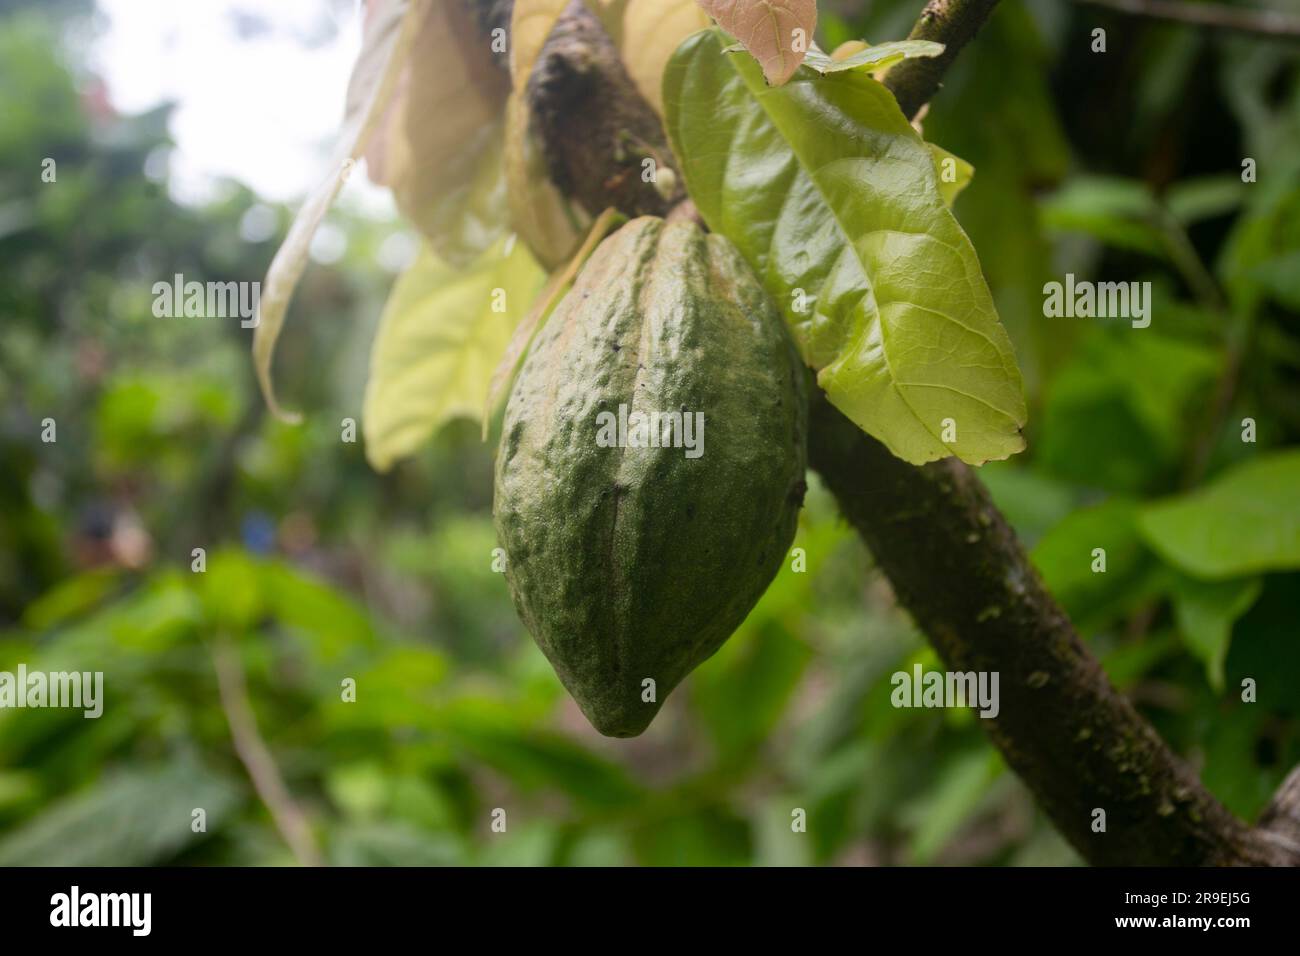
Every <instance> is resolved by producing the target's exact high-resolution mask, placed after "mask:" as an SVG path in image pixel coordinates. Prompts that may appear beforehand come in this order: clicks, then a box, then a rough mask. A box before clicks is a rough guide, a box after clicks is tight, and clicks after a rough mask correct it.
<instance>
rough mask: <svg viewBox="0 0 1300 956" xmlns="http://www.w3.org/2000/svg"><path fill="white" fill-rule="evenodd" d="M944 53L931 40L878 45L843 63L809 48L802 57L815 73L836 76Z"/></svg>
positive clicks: (856, 54) (869, 47)
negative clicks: (845, 71) (916, 57)
mask: <svg viewBox="0 0 1300 956" xmlns="http://www.w3.org/2000/svg"><path fill="white" fill-rule="evenodd" d="M942 52H943V44H942V43H935V42H933V41H932V40H895V41H893V42H892V43H878V44H876V45H875V46H868V47H866V48H865V49H862V50H859V51H858V52H857V53H854V54H852V55H850V56H846V57H844V59H842V60H836V59H833V58H832V57H831V56H829V55H828V54H826V53H825V52H823V51H822V50H821V49H819V48H818V47H815V46H814V47H812V48H811V49H810V50H809V51H808V54H807V55H806V56H805V57H804V60H803V62H804V64H805V65H806V66H810V67H812V68H813V69H814V70H816V71H817V72H818V73H823V74H825V73H839V72H842V71H844V70H861V71H862V72H864V73H870V72H873V71H875V70H883V69H884V68H885V67H887V66H891V65H892V64H894V63H897V62H898V61H900V60H905V59H907V58H908V57H914V56H938V55H939V54H940V53H942Z"/></svg>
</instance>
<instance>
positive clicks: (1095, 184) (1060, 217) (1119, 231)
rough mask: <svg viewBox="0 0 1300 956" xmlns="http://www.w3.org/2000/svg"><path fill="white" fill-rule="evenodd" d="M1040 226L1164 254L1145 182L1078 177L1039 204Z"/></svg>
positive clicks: (1152, 199)
mask: <svg viewBox="0 0 1300 956" xmlns="http://www.w3.org/2000/svg"><path fill="white" fill-rule="evenodd" d="M1039 208H1040V211H1041V215H1042V218H1043V224H1044V225H1045V226H1047V227H1048V228H1049V229H1053V230H1056V231H1058V232H1078V233H1083V234H1084V235H1088V236H1091V237H1092V238H1094V239H1097V240H1098V241H1100V242H1104V243H1106V244H1107V245H1111V246H1115V247H1116V248H1120V249H1132V250H1135V251H1137V252H1144V253H1146V254H1147V255H1151V256H1155V257H1157V258H1164V257H1165V256H1166V254H1167V245H1166V242H1165V238H1164V236H1163V234H1162V233H1161V231H1160V228H1159V226H1158V225H1157V224H1156V223H1157V217H1158V216H1159V206H1158V205H1157V204H1156V201H1155V197H1153V196H1152V195H1151V192H1150V190H1148V189H1147V187H1146V184H1145V183H1142V182H1139V181H1138V180H1133V179H1121V178H1119V177H1114V176H1078V177H1076V178H1074V179H1071V180H1070V181H1069V182H1068V183H1066V184H1065V185H1064V186H1062V187H1061V189H1059V190H1058V191H1057V192H1056V193H1054V194H1052V195H1051V196H1049V197H1047V198H1046V199H1044V200H1043V202H1042V204H1041V206H1040V207H1039Z"/></svg>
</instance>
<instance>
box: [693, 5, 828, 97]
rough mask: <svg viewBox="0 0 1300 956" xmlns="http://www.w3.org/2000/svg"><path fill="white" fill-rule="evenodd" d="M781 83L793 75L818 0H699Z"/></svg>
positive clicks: (811, 27) (772, 80) (772, 78)
mask: <svg viewBox="0 0 1300 956" xmlns="http://www.w3.org/2000/svg"><path fill="white" fill-rule="evenodd" d="M699 4H700V6H701V7H703V8H704V12H705V13H707V14H708V15H709V16H711V17H713V19H715V20H717V21H718V26H720V27H722V29H724V30H726V31H727V32H728V33H729V34H731V35H732V36H733V37H735V38H736V39H737V40H739V41H740V43H741V45H742V46H744V48H745V49H746V50H748V51H749V52H750V53H751V54H753V56H754V59H755V60H757V61H758V62H759V64H761V65H762V69H763V76H764V77H766V79H767V82H768V83H770V84H772V85H773V86H780V85H781V84H783V83H785V82H786V81H787V80H789V79H790V77H791V76H793V75H794V71H795V70H797V69H799V64H800V63H801V62H802V61H803V58H804V55H805V53H806V51H807V50H808V48H809V47H810V46H811V45H812V39H813V31H814V30H816V29H817V0H699Z"/></svg>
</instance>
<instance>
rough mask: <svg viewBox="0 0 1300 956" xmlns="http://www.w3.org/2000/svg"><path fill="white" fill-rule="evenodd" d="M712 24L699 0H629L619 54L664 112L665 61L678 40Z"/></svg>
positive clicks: (651, 100) (636, 81)
mask: <svg viewBox="0 0 1300 956" xmlns="http://www.w3.org/2000/svg"><path fill="white" fill-rule="evenodd" d="M708 25H709V18H708V15H707V14H705V12H704V11H703V10H702V9H700V5H699V4H698V3H696V2H695V0H628V3H627V6H626V8H625V9H624V10H623V31H622V40H621V42H620V43H619V55H620V56H621V57H622V59H623V65H624V66H625V67H626V68H627V74H628V76H630V77H631V78H632V82H633V83H634V84H636V88H637V92H639V93H640V94H641V95H642V96H644V97H645V100H646V102H647V103H649V104H650V105H651V106H653V107H654V109H655V112H656V113H658V114H659V115H660V116H663V113H664V98H663V80H664V64H666V63H667V62H668V60H669V58H670V57H672V55H673V51H674V50H676V49H677V46H678V44H680V43H681V42H682V41H683V40H685V39H686V38H687V37H688V36H690V35H691V34H692V33H695V32H696V31H697V30H703V29H704V28H705V27H707V26H708Z"/></svg>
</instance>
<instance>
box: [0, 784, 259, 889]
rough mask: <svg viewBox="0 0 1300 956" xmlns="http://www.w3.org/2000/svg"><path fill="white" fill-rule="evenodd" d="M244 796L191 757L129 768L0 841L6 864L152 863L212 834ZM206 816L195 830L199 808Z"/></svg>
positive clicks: (0, 860)
mask: <svg viewBox="0 0 1300 956" xmlns="http://www.w3.org/2000/svg"><path fill="white" fill-rule="evenodd" d="M241 798H242V794H241V789H240V787H239V785H238V784H237V783H236V782H234V781H233V780H231V779H230V778H229V777H226V776H225V775H222V774H217V773H215V772H214V771H211V770H209V769H207V768H206V767H203V766H200V765H199V764H197V763H195V762H194V761H193V760H191V759H181V760H178V761H177V762H176V763H174V764H171V765H168V766H164V767H157V768H153V767H150V768H147V769H130V770H124V771H122V772H121V773H119V774H116V775H110V776H108V777H107V778H106V779H105V780H104V781H103V782H102V783H99V784H96V785H95V786H94V787H92V788H90V789H88V790H83V791H81V792H79V793H76V794H73V795H72V796H69V797H64V798H63V799H60V800H58V801H56V802H54V803H52V804H51V805H50V806H49V807H48V808H46V809H45V810H44V812H42V813H41V814H40V816H37V817H36V818H34V819H32V820H30V821H28V822H27V823H24V824H23V825H22V826H21V827H19V828H17V829H15V830H13V831H12V832H11V833H9V834H8V835H7V836H6V837H5V838H4V840H0V866H6V867H8V866H148V865H150V864H157V863H166V862H168V861H169V860H171V859H173V858H174V857H175V856H176V854H177V853H179V852H180V851H181V850H183V849H184V848H185V847H186V846H188V845H190V844H192V843H197V842H199V841H200V840H204V839H207V837H208V834H209V833H212V832H214V831H215V830H216V829H217V828H218V827H219V826H220V825H221V823H222V822H223V821H224V820H225V819H226V817H227V815H228V814H229V813H230V812H231V810H233V809H234V808H235V807H236V806H237V805H238V803H239V802H240V800H241ZM196 808H201V809H203V810H204V811H205V813H206V816H207V821H206V822H207V831H206V832H203V833H195V832H194V831H193V829H192V827H191V823H192V822H193V819H194V818H193V816H192V814H193V812H194V810H195V809H196Z"/></svg>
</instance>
